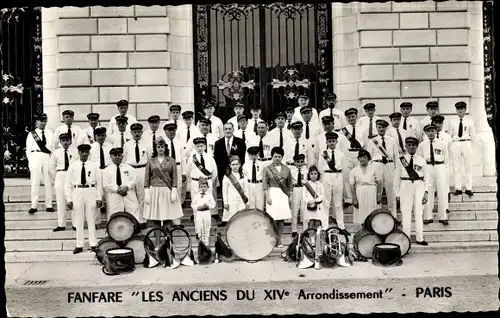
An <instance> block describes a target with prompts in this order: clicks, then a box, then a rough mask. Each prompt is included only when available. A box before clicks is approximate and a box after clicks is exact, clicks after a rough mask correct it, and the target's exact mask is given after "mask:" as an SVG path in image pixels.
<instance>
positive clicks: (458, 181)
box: [451, 141, 482, 190]
mask: <svg viewBox="0 0 500 318" xmlns="http://www.w3.org/2000/svg"><path fill="white" fill-rule="evenodd" d="M481 155H482V154H481ZM451 156H452V157H453V176H454V178H455V190H462V173H461V172H462V170H465V176H466V178H465V189H466V190H472V160H473V153H472V143H471V142H470V141H454V142H453V143H452V144H451Z"/></svg>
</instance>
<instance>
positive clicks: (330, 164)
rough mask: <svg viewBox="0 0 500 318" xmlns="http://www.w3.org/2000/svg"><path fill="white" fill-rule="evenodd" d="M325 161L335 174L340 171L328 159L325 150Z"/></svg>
mask: <svg viewBox="0 0 500 318" xmlns="http://www.w3.org/2000/svg"><path fill="white" fill-rule="evenodd" d="M323 159H325V161H326V163H327V164H328V167H329V168H330V170H332V171H333V172H337V171H338V170H337V169H336V168H335V164H334V163H333V162H332V161H331V160H330V158H328V152H327V151H326V150H325V151H323Z"/></svg>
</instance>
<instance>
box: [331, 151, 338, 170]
mask: <svg viewBox="0 0 500 318" xmlns="http://www.w3.org/2000/svg"><path fill="white" fill-rule="evenodd" d="M332 166H333V168H334V169H335V170H337V168H336V167H335V151H333V150H332Z"/></svg>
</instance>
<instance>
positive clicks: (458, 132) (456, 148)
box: [448, 102, 476, 197]
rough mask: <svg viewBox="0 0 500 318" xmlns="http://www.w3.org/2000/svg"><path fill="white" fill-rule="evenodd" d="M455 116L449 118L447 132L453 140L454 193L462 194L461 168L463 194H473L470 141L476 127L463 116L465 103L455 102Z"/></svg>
mask: <svg viewBox="0 0 500 318" xmlns="http://www.w3.org/2000/svg"><path fill="white" fill-rule="evenodd" d="M455 108H456V109H457V116H456V117H453V118H452V119H451V120H450V127H449V131H448V133H449V134H450V136H451V139H452V141H453V143H452V145H451V155H452V157H453V170H454V171H453V172H454V178H455V195H462V175H461V172H462V170H465V176H466V178H465V194H467V195H468V196H469V197H471V196H473V195H474V194H473V192H472V160H473V156H474V154H473V152H472V143H473V142H474V140H475V138H476V127H475V126H474V122H473V121H472V119H470V118H468V117H465V111H466V108H467V104H466V103H465V102H457V103H456V104H455Z"/></svg>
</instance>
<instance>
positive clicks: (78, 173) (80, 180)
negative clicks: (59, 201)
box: [64, 144, 103, 254]
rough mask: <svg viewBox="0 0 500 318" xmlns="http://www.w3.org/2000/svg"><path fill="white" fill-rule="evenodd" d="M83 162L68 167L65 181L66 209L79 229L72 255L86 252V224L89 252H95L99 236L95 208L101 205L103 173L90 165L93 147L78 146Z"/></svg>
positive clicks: (93, 164)
mask: <svg viewBox="0 0 500 318" xmlns="http://www.w3.org/2000/svg"><path fill="white" fill-rule="evenodd" d="M78 155H79V156H80V160H78V161H75V162H73V163H72V164H70V165H69V168H68V172H67V175H66V180H65V189H64V194H65V195H66V201H67V203H66V206H67V208H68V209H70V210H72V209H74V210H75V212H74V217H75V219H74V223H75V227H76V248H75V249H74V250H73V254H78V253H81V252H83V245H84V240H85V236H84V235H85V234H84V229H83V223H84V222H85V220H86V221H87V229H88V232H89V244H90V250H91V251H92V252H96V247H97V234H96V228H95V223H94V221H95V215H96V208H97V209H98V208H100V207H101V205H102V200H101V198H102V191H103V190H102V184H101V170H99V167H98V166H97V165H96V164H95V163H93V162H92V161H88V158H89V155H90V145H87V144H83V145H79V146H78Z"/></svg>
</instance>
